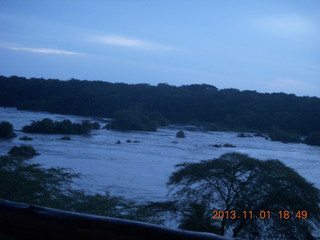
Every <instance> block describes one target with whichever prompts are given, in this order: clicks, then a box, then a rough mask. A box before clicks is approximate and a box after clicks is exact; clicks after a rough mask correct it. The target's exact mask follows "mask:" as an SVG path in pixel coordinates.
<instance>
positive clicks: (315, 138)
mask: <svg viewBox="0 0 320 240" xmlns="http://www.w3.org/2000/svg"><path fill="white" fill-rule="evenodd" d="M304 143H306V144H309V145H314V146H320V132H315V133H311V134H309V135H308V136H307V137H306V138H305V139H304Z"/></svg>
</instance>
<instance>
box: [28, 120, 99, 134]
mask: <svg viewBox="0 0 320 240" xmlns="http://www.w3.org/2000/svg"><path fill="white" fill-rule="evenodd" d="M94 126H95V124H92V123H91V122H89V121H87V120H85V121H82V123H81V124H79V123H72V122H71V121H70V120H63V121H61V122H59V121H53V120H52V119H50V118H44V119H42V120H41V121H33V122H32V123H31V125H27V126H24V127H23V128H22V131H23V132H27V133H47V134H88V133H89V132H90V130H92V129H93V128H94Z"/></svg>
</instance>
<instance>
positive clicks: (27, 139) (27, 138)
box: [19, 136, 33, 141]
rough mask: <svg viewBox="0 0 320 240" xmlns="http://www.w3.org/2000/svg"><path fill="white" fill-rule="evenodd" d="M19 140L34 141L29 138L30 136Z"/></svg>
mask: <svg viewBox="0 0 320 240" xmlns="http://www.w3.org/2000/svg"><path fill="white" fill-rule="evenodd" d="M19 140H24V141H31V140H33V138H31V137H28V136H24V137H21V138H19Z"/></svg>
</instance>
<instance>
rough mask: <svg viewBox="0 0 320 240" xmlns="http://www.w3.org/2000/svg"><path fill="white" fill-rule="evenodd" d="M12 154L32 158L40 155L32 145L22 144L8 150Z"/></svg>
mask: <svg viewBox="0 0 320 240" xmlns="http://www.w3.org/2000/svg"><path fill="white" fill-rule="evenodd" d="M8 154H9V155H10V156H15V157H23V158H31V157H33V156H36V155H39V153H38V152H37V151H36V150H35V149H34V148H33V147H32V146H30V145H21V146H19V147H17V146H14V147H12V148H11V149H10V151H9V152H8Z"/></svg>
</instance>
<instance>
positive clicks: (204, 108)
mask: <svg viewBox="0 0 320 240" xmlns="http://www.w3.org/2000/svg"><path fill="white" fill-rule="evenodd" d="M0 106H8V107H17V108H18V109H24V110H34V111H48V112H53V113H62V114H76V115H84V116H101V117H113V116H114V114H115V113H116V112H119V111H122V110H125V109H138V110H139V111H141V112H143V113H146V114H148V113H157V114H158V116H161V117H164V118H166V119H168V120H169V122H171V123H181V124H190V123H191V124H192V123H193V124H202V125H207V126H210V127H211V128H212V129H214V128H217V129H225V130H254V131H268V132H269V131H271V130H274V129H279V130H282V131H287V132H292V133H298V134H303V135H307V134H310V133H312V132H320V98H317V97H297V96H295V95H294V94H285V93H271V94H269V93H258V92H256V91H239V90H237V89H221V90H219V89H217V88H216V87H214V86H210V85H207V84H192V85H183V86H180V87H177V86H171V85H168V84H164V83H162V84H158V85H157V86H151V85H149V84H126V83H110V82H103V81H79V80H69V81H60V80H53V79H48V80H45V79H42V78H31V79H26V78H24V77H16V76H13V77H4V76H0Z"/></svg>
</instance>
